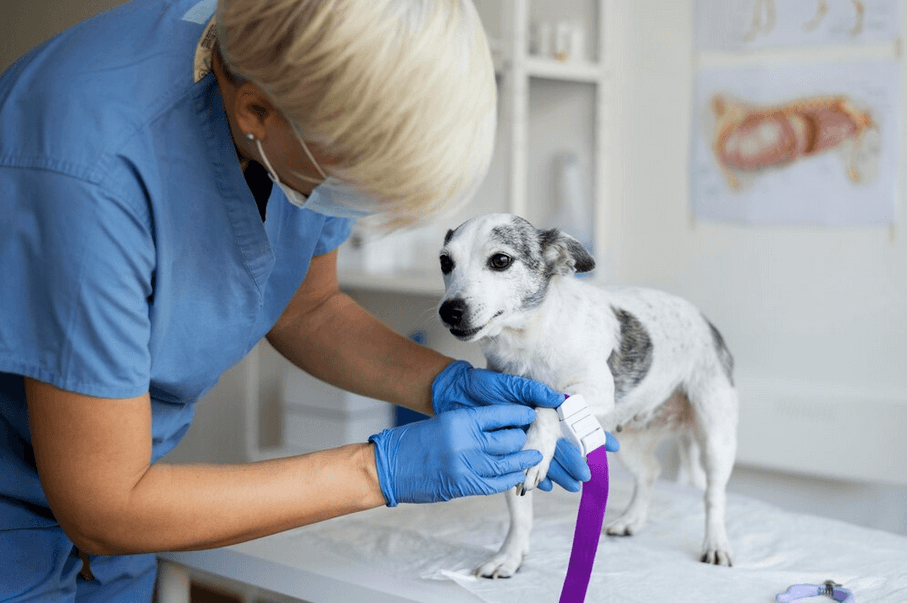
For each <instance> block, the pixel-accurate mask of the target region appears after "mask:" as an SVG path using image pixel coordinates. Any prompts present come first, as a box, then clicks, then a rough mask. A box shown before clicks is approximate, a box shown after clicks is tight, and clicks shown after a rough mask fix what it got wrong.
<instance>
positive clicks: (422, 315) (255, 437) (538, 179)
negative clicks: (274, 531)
mask: <svg viewBox="0 0 907 603" xmlns="http://www.w3.org/2000/svg"><path fill="white" fill-rule="evenodd" d="M116 4H118V2H115V1H111V0H68V1H66V2H59V1H57V2H52V1H49V0H30V1H28V2H26V1H24V0H8V1H7V2H5V3H4V8H3V9H2V15H3V18H0V68H3V69H5V68H6V67H7V66H9V65H10V64H12V62H13V61H14V60H15V59H16V58H17V57H18V56H20V55H21V54H22V53H24V52H26V51H27V50H28V49H29V48H31V47H32V46H34V45H36V44H37V43H39V42H40V41H42V40H44V39H47V38H48V37H50V36H52V35H54V34H56V33H57V32H59V31H60V30H62V29H63V28H65V27H67V26H68V25H70V24H73V23H75V22H77V21H79V20H82V19H84V18H87V17H89V16H91V15H93V14H95V13H97V12H100V11H102V10H106V9H107V8H110V7H112V6H114V5H116ZM477 4H478V7H479V10H480V13H481V15H482V19H483V22H484V23H485V26H486V29H487V31H488V34H489V37H490V39H491V46H492V50H493V56H494V60H495V64H496V68H497V72H498V83H499V90H500V96H499V116H500V123H499V128H498V136H497V149H496V155H495V159H494V163H493V165H492V167H491V171H490V173H489V174H488V176H487V178H486V180H485V183H484V185H483V187H482V189H481V191H480V192H479V194H478V195H477V197H476V198H475V199H474V200H473V202H472V203H471V204H470V205H469V206H468V207H466V208H465V209H463V210H462V211H461V212H459V213H458V214H456V215H453V216H448V217H445V218H444V219H443V220H442V221H439V222H438V223H437V224H433V225H430V226H428V227H426V228H422V229H419V230H417V231H413V232H409V233H403V234H401V235H395V236H392V237H388V238H385V239H370V238H369V237H367V236H365V235H364V234H362V233H357V235H356V236H355V237H354V238H353V239H352V240H351V241H350V242H349V243H348V244H346V245H345V246H344V248H343V249H342V250H341V283H342V287H343V289H344V290H345V291H346V292H348V293H349V294H350V295H351V296H352V297H354V298H355V299H356V300H358V301H359V302H360V303H361V304H362V305H363V306H365V307H366V308H367V309H369V310H370V311H372V312H373V313H375V314H376V315H378V316H379V317H380V318H382V319H383V320H384V321H386V322H387V323H388V324H389V325H390V326H391V327H392V328H394V329H396V330H397V331H398V332H400V333H401V334H403V335H407V336H410V337H413V338H414V339H416V340H417V341H419V342H420V343H423V344H425V345H429V346H432V347H434V348H436V349H438V350H440V351H442V352H444V353H446V354H449V355H451V356H455V357H459V358H466V359H468V360H470V361H471V362H473V364H475V365H477V366H481V365H484V360H483V358H482V356H481V353H480V351H479V350H478V348H477V347H475V346H470V345H464V344H460V343H458V342H457V341H455V340H454V339H453V337H451V336H450V335H449V334H448V333H447V332H446V331H445V330H444V329H443V328H442V327H441V326H440V324H439V322H438V320H437V317H436V305H437V301H438V299H439V297H440V294H441V292H442V283H441V276H440V271H439V270H438V269H437V250H438V249H439V247H440V245H441V242H442V238H443V233H444V232H445V231H446V230H447V229H448V228H452V227H455V226H456V225H457V224H459V223H460V222H461V221H462V220H463V219H465V218H466V217H469V216H471V215H476V214H480V213H485V212H489V211H508V212H513V213H518V214H520V215H523V216H525V217H527V218H528V219H529V220H530V221H532V222H533V223H535V225H536V226H539V227H551V226H561V227H563V228H564V229H565V230H567V231H568V232H571V233H572V234H575V235H576V236H577V237H578V238H580V239H581V240H583V241H584V243H586V244H587V245H588V246H589V247H590V248H591V249H592V251H593V253H594V255H595V256H596V259H597V261H598V268H597V270H596V272H595V273H594V275H593V276H591V277H588V278H590V281H591V282H593V283H595V284H596V285H606V284H634V285H642V286H650V287H656V288H660V289H664V290H666V291H669V292H672V293H675V294H678V295H681V296H683V297H686V298H688V299H689V300H691V301H692V302H694V303H695V304H697V305H698V306H699V307H700V308H701V309H702V310H703V312H704V313H705V314H706V315H707V316H708V317H709V319H710V320H711V321H712V322H713V323H714V324H715V325H717V327H718V328H719V329H720V330H721V332H722V334H723V335H724V338H725V340H726V341H727V343H728V345H729V347H730V349H731V351H732V352H733V354H734V356H735V359H736V373H735V379H736V382H737V385H738V386H739V390H740V396H741V414H740V419H741V420H740V428H739V434H740V447H739V454H738V463H737V467H736V469H735V473H734V476H733V477H732V480H731V485H730V488H731V490H732V491H735V492H740V493H744V494H748V495H751V496H754V497H757V498H761V499H764V500H768V501H770V502H772V503H774V504H776V505H778V506H781V507H783V508H786V509H790V510H795V511H803V512H810V513H816V514H820V515H826V516H829V517H834V518H838V519H841V520H845V521H848V522H852V523H857V524H861V525H865V526H869V527H874V528H879V529H883V530H888V531H892V532H898V533H901V534H907V444H905V441H904V434H905V433H907V278H905V275H907V236H905V235H907V233H905V232H904V227H905V222H904V209H905V199H907V195H905V191H904V188H903V181H902V177H903V173H904V157H905V154H904V153H903V149H904V143H905V140H907V137H905V135H904V128H903V125H902V119H903V116H902V113H903V105H904V102H903V93H902V81H903V76H904V60H903V32H904V11H903V7H902V0H888V1H885V0H876V1H875V2H870V1H868V0H867V1H866V2H859V1H854V0H837V1H835V0H828V1H827V2H821V1H818V2H812V1H811V0H796V2H793V1H792V0H787V1H784V0H776V1H770V0H727V1H723V0H698V1H694V0H675V1H672V2H664V1H660V0H639V1H636V2H622V1H618V0H561V1H559V2H556V3H555V2H543V1H541V0H533V1H528V0H477ZM716 97H721V98H723V99H730V100H728V101H727V104H722V106H723V107H725V109H724V110H718V109H716V107H717V106H718V104H717V103H716V102H715V99H716ZM728 107H731V109H732V110H730V109H728ZM785 124H788V126H785ZM790 124H793V125H794V126H796V127H794V128H793V130H795V131H796V132H800V134H801V135H802V132H803V128H806V129H807V130H809V128H812V130H809V131H810V132H812V133H811V134H810V135H809V137H808V138H809V140H808V141H807V143H808V144H807V146H808V145H809V144H812V145H813V147H815V148H818V147H816V145H819V146H823V145H824V146H823V150H822V152H821V153H819V152H816V153H814V154H811V153H810V152H809V150H808V149H807V150H804V149H803V148H802V145H801V147H797V148H798V149H799V150H796V149H795V150H791V149H792V148H794V147H796V145H793V146H791V145H790V144H787V142H785V140H786V139H784V136H788V137H790V136H792V134H791V131H792V130H791V129H790V127H789V125H790ZM785 128H788V129H785ZM797 128H800V129H799V130H798V129H797ZM788 142H789V141H788ZM785 145H787V146H785ZM826 147H827V148H826ZM798 153H799V154H798ZM411 419H412V417H409V416H406V415H405V413H398V412H396V411H395V410H394V409H392V408H389V407H388V406H387V405H385V404H383V403H378V402H376V401H373V400H368V399H364V398H361V397H358V396H353V395H349V394H345V393H343V392H340V391H338V390H335V389H333V388H330V387H328V386H326V385H323V384H320V383H317V382H315V381H314V380H312V379H310V378H308V377H307V376H306V375H304V374H303V373H302V372H301V371H299V370H298V369H296V368H294V367H292V366H290V365H289V364H288V363H287V362H286V361H284V360H283V359H282V358H281V357H280V356H279V355H278V354H277V353H276V352H275V351H274V350H273V349H272V348H270V346H269V345H268V344H267V343H266V342H263V343H262V344H260V345H259V346H258V347H257V348H256V349H255V350H253V352H252V353H251V354H250V355H249V356H248V357H247V358H246V359H245V360H244V361H243V362H241V363H240V364H239V365H237V366H236V367H234V368H233V369H232V370H231V371H229V372H228V373H227V374H225V375H224V376H223V377H222V379H221V381H220V383H219V385H218V386H217V387H216V388H215V389H214V390H213V391H212V392H211V393H210V394H209V395H208V396H207V397H206V399H204V400H203V401H201V402H200V403H199V405H198V412H197V419H196V421H195V423H194V425H193V427H192V429H191V431H190V432H189V435H188V436H187V438H186V440H185V441H184V442H183V443H182V444H181V445H180V447H179V448H177V449H176V450H175V451H174V452H173V453H172V454H171V455H170V456H169V457H168V460H170V461H174V462H177V461H214V462H236V461H246V460H254V459H259V458H267V457H269V456H275V455H283V454H291V453H296V452H304V451H308V450H315V449H319V448H323V447H328V446H334V445H339V444H342V443H345V442H348V441H362V440H364V439H365V438H366V437H368V435H370V434H371V433H374V432H375V431H378V430H380V429H381V428H382V427H384V426H387V425H391V424H393V423H397V422H401V421H406V420H411ZM660 453H661V455H662V458H663V461H664V465H665V471H664V473H663V477H664V478H666V479H670V478H671V477H672V476H673V474H674V473H675V472H676V455H675V453H674V450H673V446H672V445H671V443H666V444H665V445H664V446H663V447H662V449H661V451H660Z"/></svg>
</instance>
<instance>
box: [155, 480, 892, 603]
mask: <svg viewBox="0 0 907 603" xmlns="http://www.w3.org/2000/svg"><path fill="white" fill-rule="evenodd" d="M631 492H632V484H631V483H630V482H629V481H626V480H625V479H612V484H611V496H610V500H609V502H608V516H612V515H613V514H617V513H620V512H621V511H622V510H623V508H624V507H625V506H626V504H627V503H628V501H629V499H630V495H631ZM578 504H579V494H570V493H567V492H564V491H563V490H561V489H560V488H555V491H554V492H551V493H545V492H538V493H536V494H535V528H534V530H533V533H532V549H531V551H530V553H529V555H528V556H527V557H526V560H525V562H524V564H523V566H522V568H521V569H520V571H519V572H518V573H517V574H516V575H515V576H514V577H513V578H510V579H499V580H494V581H492V580H487V579H479V578H473V577H472V576H471V570H472V568H474V567H476V566H477V565H479V564H481V563H482V562H483V561H484V560H485V559H486V558H487V557H488V556H489V555H490V554H492V553H493V552H494V551H495V550H497V547H498V546H500V544H501V542H502V541H503V539H504V535H505V534H506V532H507V527H508V523H509V518H508V515H507V510H506V506H505V503H504V499H503V496H500V495H498V496H494V497H476V498H469V499H459V500H454V501H451V502H448V503H441V504H435V505H401V506H399V507H397V508H394V509H388V508H381V509H374V510H372V511H367V512H364V513H359V514H356V515H352V516H348V517H341V518H337V519H333V520H330V521H326V522H323V523H321V524H316V525H313V526H309V527H305V528H300V529H297V530H292V531H289V532H285V533H282V534H278V535H275V536H270V537H267V538H262V539H259V540H255V541H252V542H247V543H244V544H239V545H235V546H231V547H225V548H222V549H215V550H211V551H201V552H191V553H167V554H163V555H161V556H160V558H161V560H162V573H161V582H160V587H159V601H160V603H184V602H188V591H187V589H188V582H189V577H190V576H199V577H200V579H201V580H204V578H203V577H204V576H205V575H214V576H220V577H224V578H228V579H230V580H232V581H234V582H237V583H241V584H248V585H254V586H257V587H260V588H262V589H266V590H268V591H272V592H275V593H279V594H282V595H287V596H291V597H296V598H299V599H301V600H303V601H308V602H310V603H349V602H351V601H364V602H367V603H385V602H387V603H390V602H402V601H409V602H412V601H425V602H433V603H434V602H443V603H459V602H472V603H477V602H482V601H485V602H501V603H535V602H549V601H550V602H556V601H557V600H558V596H559V593H560V589H561V584H562V582H563V578H564V573H565V571H566V567H567V559H568V556H569V553H570V544H571V541H572V537H573V526H574V522H575V520H576V510H577V506H578ZM703 524H704V510H703V504H702V493H701V492H700V491H699V490H696V489H694V488H691V487H683V486H678V485H675V484H670V483H659V484H658V485H657V487H656V492H655V495H654V496H653V499H652V504H651V513H650V519H649V524H648V525H647V526H646V528H645V529H644V530H643V531H642V532H641V533H640V534H637V535H635V536H632V537H611V536H602V538H601V541H600V545H599V549H598V557H597V559H596V562H595V570H594V574H593V576H592V580H591V582H590V586H589V594H588V596H587V599H586V600H587V602H588V603H598V602H605V601H607V602H609V603H621V602H628V603H629V602H640V603H642V602H665V603H668V602H670V603H683V602H689V603H702V602H704V601H710V602H711V601H714V602H721V603H736V602H738V601H740V602H743V601H746V602H755V603H772V602H774V601H775V594H777V593H780V592H783V591H784V590H786V589H787V587H788V586H790V585H792V584H800V583H811V584H821V583H822V582H824V581H826V580H829V579H831V580H834V581H836V582H839V583H842V584H843V585H844V586H845V587H846V588H849V589H851V590H853V591H854V594H855V596H856V601H857V603H869V602H873V603H905V602H907V537H904V536H899V535H895V534H891V533H888V532H882V531H878V530H872V529H869V528H864V527H859V526H855V525H851V524H847V523H843V522H840V521H836V520H831V519H825V518H820V517H817V516H811V515H804V514H795V513H790V512H786V511H783V510H781V509H778V508H777V507H774V506H772V505H769V504H766V503H763V502H761V501H758V500H755V499H753V498H748V497H744V496H740V495H734V494H729V501H728V532H729V535H730V539H731V544H732V546H733V549H734V567H732V568H726V567H715V566H708V565H705V564H703V563H700V562H699V560H698V559H699V554H700V553H699V548H700V545H701V543H702V538H703ZM261 598H262V599H264V600H267V595H264V594H263V595H261ZM823 600H824V601H831V599H827V598H812V599H804V600H803V601H804V602H805V603H807V602H812V601H823Z"/></svg>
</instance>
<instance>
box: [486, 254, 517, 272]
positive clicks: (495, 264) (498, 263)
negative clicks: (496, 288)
mask: <svg viewBox="0 0 907 603" xmlns="http://www.w3.org/2000/svg"><path fill="white" fill-rule="evenodd" d="M512 263H513V258H512V257H510V256H509V255H505V254H503V253H496V254H494V255H493V256H491V257H490V258H489V259H488V266H489V268H491V269H492V270H507V269H508V268H510V264H512Z"/></svg>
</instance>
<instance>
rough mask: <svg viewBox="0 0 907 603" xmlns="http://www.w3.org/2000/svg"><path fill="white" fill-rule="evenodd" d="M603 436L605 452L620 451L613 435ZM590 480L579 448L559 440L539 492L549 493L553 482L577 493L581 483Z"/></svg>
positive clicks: (606, 433)
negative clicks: (605, 438) (604, 437)
mask: <svg viewBox="0 0 907 603" xmlns="http://www.w3.org/2000/svg"><path fill="white" fill-rule="evenodd" d="M605 436H606V437H607V441H606V442H605V450H607V451H608V452H617V451H618V450H620V442H618V441H617V439H616V438H615V437H614V436H613V435H611V434H610V433H609V432H607V431H606V432H605ZM590 479H592V473H591V472H590V471H589V465H588V464H587V463H586V459H585V457H583V455H582V453H581V452H580V451H579V448H577V447H576V446H574V445H573V444H572V443H570V441H568V440H565V439H564V438H561V439H560V440H558V441H557V448H555V449H554V458H553V459H551V464H550V465H548V475H547V477H545V479H543V480H542V481H541V482H539V490H544V491H545V492H551V482H552V481H554V482H555V483H557V484H558V485H559V486H561V487H562V488H563V489H564V490H568V491H570V492H579V491H580V489H581V488H582V482H587V481H589V480H590Z"/></svg>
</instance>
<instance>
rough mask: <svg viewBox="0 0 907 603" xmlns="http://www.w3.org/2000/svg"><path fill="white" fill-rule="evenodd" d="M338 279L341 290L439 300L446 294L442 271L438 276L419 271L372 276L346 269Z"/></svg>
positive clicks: (339, 274)
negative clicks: (421, 296) (428, 297)
mask: <svg viewBox="0 0 907 603" xmlns="http://www.w3.org/2000/svg"><path fill="white" fill-rule="evenodd" d="M337 278H338V280H339V283H340V288H341V289H355V290H358V291H375V292H379V293H405V294H410V295H425V296H430V297H438V298H440V297H441V295H443V294H444V281H443V280H442V278H441V274H440V271H439V273H437V274H434V273H432V274H429V273H427V272H419V271H414V272H394V273H385V274H380V273H378V274H372V273H367V272H362V271H357V270H346V269H344V270H341V271H340V272H339V273H338V275H337Z"/></svg>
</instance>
